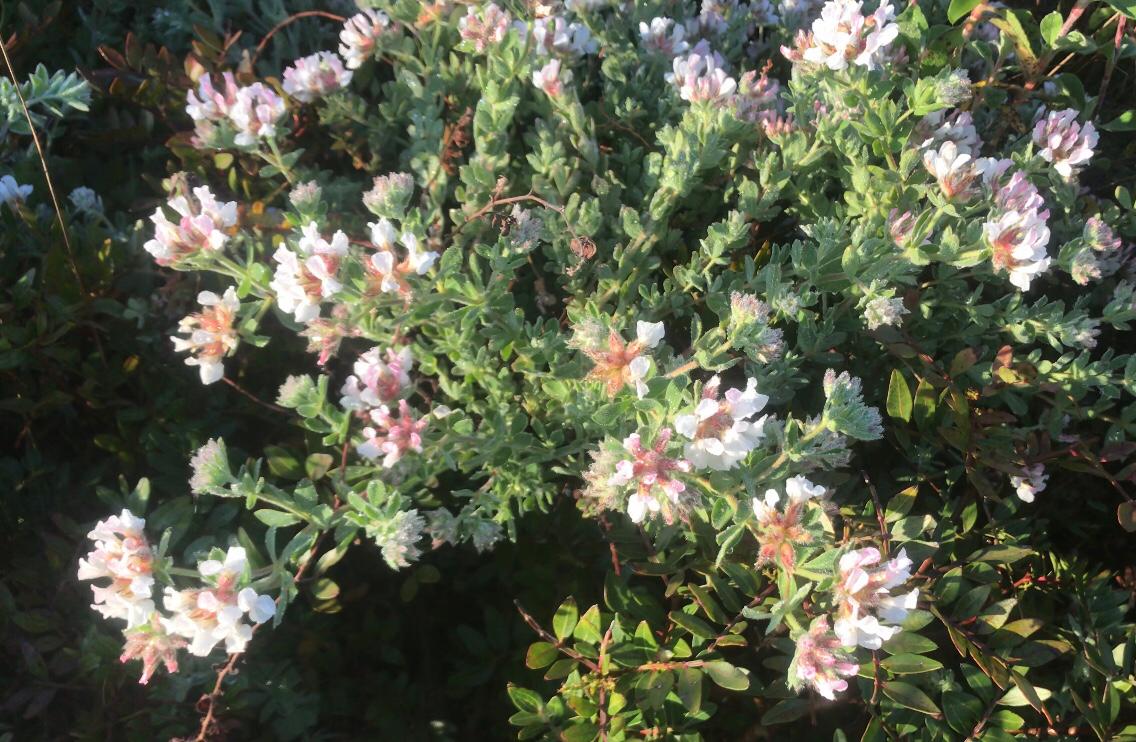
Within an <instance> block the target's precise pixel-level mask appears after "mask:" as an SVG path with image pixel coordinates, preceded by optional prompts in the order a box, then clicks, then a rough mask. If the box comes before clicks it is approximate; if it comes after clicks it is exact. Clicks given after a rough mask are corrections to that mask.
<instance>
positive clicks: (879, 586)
mask: <svg viewBox="0 0 1136 742" xmlns="http://www.w3.org/2000/svg"><path fill="white" fill-rule="evenodd" d="M880 559H881V556H880V552H879V549H876V548H873V547H868V548H866V549H859V550H856V551H850V552H848V553H847V554H845V555H844V556H842V557H840V563H839V574H838V576H837V577H838V579H837V582H836V585H835V586H834V587H833V597H834V599H835V600H836V603H837V607H836V623H835V624H834V625H833V630H834V631H835V632H836V635H837V636H839V637H840V641H841V642H843V643H844V646H846V647H855V646H857V645H858V646H861V647H864V648H866V649H879V648H880V647H881V646H883V643H884V642H885V641H887V640H888V639H890V638H891V637H893V636H895V635H896V634H897V633H899V630H900V629H899V627H898V626H885V625H883V624H881V623H880V620H881V619H882V620H884V621H888V622H889V623H893V624H897V623H901V622H902V621H903V620H904V619H905V618H907V613H908V611H912V610H915V605H916V602H917V601H918V600H919V591H918V590H912V591H911V592H909V593H907V594H906V595H898V596H894V597H893V596H892V594H891V589H892V588H894V587H898V586H900V585H902V584H903V583H905V582H907V581H908V580H909V579H910V578H911V560H910V559H908V558H907V552H906V551H905V550H903V549H900V551H899V554H898V555H897V556H896V558H895V559H889V560H888V561H887V562H884V563H883V564H882V565H881V566H879V567H876V568H874V569H873V568H872V565H875V564H879V562H880Z"/></svg>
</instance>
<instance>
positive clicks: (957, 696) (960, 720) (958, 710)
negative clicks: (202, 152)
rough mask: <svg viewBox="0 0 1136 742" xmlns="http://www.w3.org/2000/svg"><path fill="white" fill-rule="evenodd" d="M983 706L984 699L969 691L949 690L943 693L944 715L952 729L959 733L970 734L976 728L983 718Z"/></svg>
mask: <svg viewBox="0 0 1136 742" xmlns="http://www.w3.org/2000/svg"><path fill="white" fill-rule="evenodd" d="M983 706H984V704H983V703H982V701H980V700H979V699H977V698H975V697H974V696H972V695H970V694H969V693H963V692H962V691H957V690H949V691H947V692H946V693H944V694H943V715H944V716H946V717H947V724H950V726H951V729H954V730H955V731H956V732H958V733H959V734H969V733H970V732H971V731H972V730H973V729H974V725H975V724H977V723H978V720H979V719H981V718H982V711H983Z"/></svg>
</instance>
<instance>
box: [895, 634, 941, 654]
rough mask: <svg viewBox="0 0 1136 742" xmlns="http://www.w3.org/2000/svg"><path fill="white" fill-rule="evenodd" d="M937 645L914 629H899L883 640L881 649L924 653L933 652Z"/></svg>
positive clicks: (897, 652) (903, 652) (899, 652)
mask: <svg viewBox="0 0 1136 742" xmlns="http://www.w3.org/2000/svg"><path fill="white" fill-rule="evenodd" d="M938 648H939V647H938V645H936V644H935V642H933V641H931V640H930V639H928V638H927V637H925V636H922V635H920V634H916V633H915V632H914V631H901V632H899V633H898V634H896V635H895V636H893V637H892V638H890V639H888V640H887V641H886V642H884V646H883V650H884V651H885V652H887V653H888V654H893V655H900V654H925V653H927V652H934V651H935V650H936V649H938Z"/></svg>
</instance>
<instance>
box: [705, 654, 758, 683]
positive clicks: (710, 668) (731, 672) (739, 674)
mask: <svg viewBox="0 0 1136 742" xmlns="http://www.w3.org/2000/svg"><path fill="white" fill-rule="evenodd" d="M702 669H703V670H704V671H705V672H706V674H707V675H709V676H710V679H711V680H713V681H714V682H715V683H716V684H718V685H719V686H721V687H722V688H725V689H726V690H748V689H749V676H748V675H746V674H745V672H744V671H742V670H741V669H740V668H738V667H734V666H733V665H731V664H730V663H729V662H726V661H724V660H715V661H713V662H707V663H706V664H705V665H703V666H702Z"/></svg>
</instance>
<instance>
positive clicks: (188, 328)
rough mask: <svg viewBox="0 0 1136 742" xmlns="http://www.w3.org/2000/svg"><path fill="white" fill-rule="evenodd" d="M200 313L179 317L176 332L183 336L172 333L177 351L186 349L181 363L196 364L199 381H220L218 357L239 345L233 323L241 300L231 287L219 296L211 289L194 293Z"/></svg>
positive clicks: (238, 337)
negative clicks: (184, 357) (199, 306)
mask: <svg viewBox="0 0 1136 742" xmlns="http://www.w3.org/2000/svg"><path fill="white" fill-rule="evenodd" d="M197 303H198V304H200V305H201V307H202V309H201V311H200V312H197V313H194V314H190V315H188V316H186V317H184V318H182V320H181V322H179V323H178V332H179V333H181V334H182V335H185V337H178V336H177V335H172V336H171V337H170V340H172V341H173V343H174V351H175V352H177V353H184V352H188V353H189V354H190V355H189V357H188V358H186V359H185V365H187V366H197V367H198V368H199V370H200V373H201V383H202V384H212V383H214V382H216V381H220V380H221V378H222V377H223V376H224V375H225V367H224V365H223V364H222V359H223V358H224V357H225V356H228V355H232V353H233V351H235V350H236V349H237V345H239V344H240V336H239V335H238V333H237V330H236V328H235V327H234V326H233V323H234V321H235V320H236V318H237V312H239V311H240V308H241V302H240V300H239V299H237V292H236V289H234V288H233V287H232V286H230V287H229V288H227V289H225V293H224V294H222V295H221V296H217V294H215V293H213V292H212V291H202V292H201V293H200V294H198V295H197Z"/></svg>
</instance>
